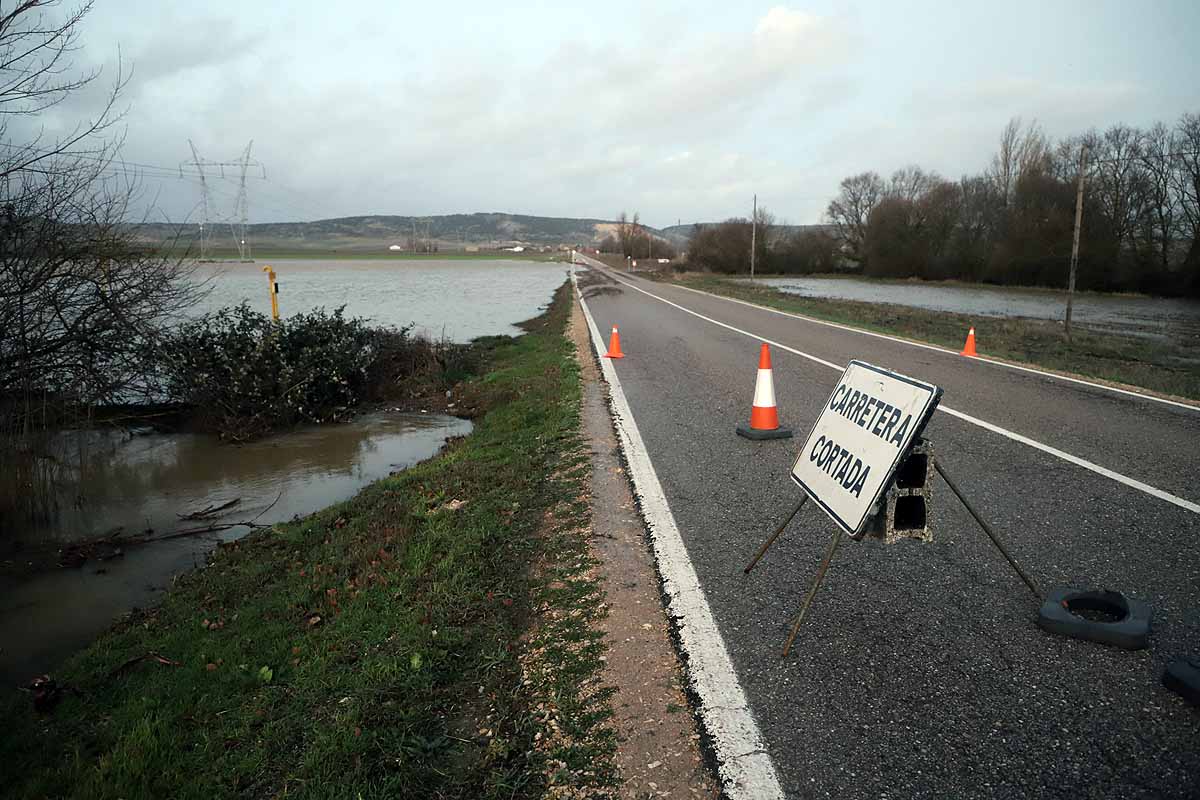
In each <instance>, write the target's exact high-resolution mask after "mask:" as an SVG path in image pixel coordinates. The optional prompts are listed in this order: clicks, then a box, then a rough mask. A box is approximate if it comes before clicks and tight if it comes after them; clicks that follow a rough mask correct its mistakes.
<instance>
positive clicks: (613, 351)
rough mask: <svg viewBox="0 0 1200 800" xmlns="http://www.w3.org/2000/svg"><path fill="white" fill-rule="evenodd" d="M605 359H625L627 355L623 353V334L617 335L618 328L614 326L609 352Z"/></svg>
mask: <svg viewBox="0 0 1200 800" xmlns="http://www.w3.org/2000/svg"><path fill="white" fill-rule="evenodd" d="M604 357H605V358H624V357H625V354H624V353H622V352H621V334H619V333H617V326H616V325H613V332H612V336H610V337H608V352H607V353H605V354H604Z"/></svg>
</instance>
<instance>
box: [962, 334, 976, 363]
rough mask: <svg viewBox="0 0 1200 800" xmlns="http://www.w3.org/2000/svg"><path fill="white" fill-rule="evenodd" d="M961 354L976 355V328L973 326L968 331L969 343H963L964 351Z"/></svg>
mask: <svg viewBox="0 0 1200 800" xmlns="http://www.w3.org/2000/svg"><path fill="white" fill-rule="evenodd" d="M959 355H960V356H974V355H975V329H974V328H971V330H969V331H967V343H966V344H964V345H963V349H962V352H961V353H959Z"/></svg>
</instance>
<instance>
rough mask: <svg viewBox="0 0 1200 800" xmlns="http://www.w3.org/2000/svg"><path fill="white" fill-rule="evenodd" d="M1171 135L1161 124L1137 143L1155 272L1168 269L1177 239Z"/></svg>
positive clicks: (1147, 236) (1178, 198)
mask: <svg viewBox="0 0 1200 800" xmlns="http://www.w3.org/2000/svg"><path fill="white" fill-rule="evenodd" d="M1176 147H1177V146H1176V140H1175V136H1174V134H1173V133H1172V132H1171V130H1170V129H1169V128H1167V126H1166V125H1163V124H1162V123H1161V122H1158V123H1155V125H1154V127H1152V128H1151V129H1150V130H1148V131H1145V132H1143V133H1142V134H1141V136H1140V137H1139V140H1138V143H1137V155H1138V161H1139V162H1140V164H1141V168H1142V173H1143V176H1144V187H1145V192H1146V201H1147V217H1148V224H1147V225H1146V232H1147V233H1146V238H1147V239H1148V240H1149V241H1148V244H1149V246H1150V248H1151V249H1152V250H1153V252H1154V254H1155V256H1156V257H1157V261H1158V266H1159V269H1161V270H1163V271H1164V272H1165V271H1167V270H1168V269H1170V267H1171V259H1172V256H1173V255H1174V252H1175V249H1176V245H1177V242H1178V239H1179V233H1180V223H1181V219H1180V218H1181V213H1180V197H1179V194H1178V193H1177V192H1176V191H1175V186H1174V184H1175V174H1176V165H1177V157H1176V156H1175V155H1174V152H1175V150H1176Z"/></svg>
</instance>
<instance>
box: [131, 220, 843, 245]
mask: <svg viewBox="0 0 1200 800" xmlns="http://www.w3.org/2000/svg"><path fill="white" fill-rule="evenodd" d="M702 224H707V223H702ZM827 227H828V226H824V225H776V226H775V228H774V230H775V233H776V235H783V234H785V233H792V232H796V231H800V230H807V229H813V230H816V229H821V228H827ZM616 228H617V223H616V221H615V220H606V219H573V218H570V217H538V216H530V215H525V214H505V213H503V212H493V213H486V214H485V213H477V214H443V215H440V216H431V217H406V216H396V215H381V214H373V215H368V216H361V217H338V218H336V219H322V220H316V221H314V222H262V223H258V224H254V225H250V226H248V231H247V235H248V238H249V240H250V245H251V248H252V249H253V250H255V251H272V250H274V251H278V250H286V251H303V250H314V251H329V250H342V251H347V252H363V253H366V252H373V251H381V250H387V249H388V248H389V247H391V246H392V245H397V246H399V247H401V248H403V249H405V250H410V249H415V248H414V246H422V245H426V244H427V243H428V244H429V245H433V246H436V248H437V249H438V250H460V249H463V248H465V247H480V248H492V247H512V246H514V245H524V246H526V247H546V246H550V247H557V246H559V245H566V246H570V245H594V244H597V243H599V241H600V240H601V239H603V238H604V237H606V236H608V235H609V234H614V235H615V233H616ZM135 229H136V231H137V234H138V236H140V237H141V238H142V239H144V240H145V241H148V242H156V243H157V242H164V241H169V240H172V239H176V238H178V240H179V241H181V242H186V243H189V244H191V245H192V246H193V247H194V242H195V237H196V236H197V232H198V230H199V226H198V225H197V224H196V223H195V222H191V223H187V224H180V223H165V222H156V223H143V224H140V225H137V226H135ZM646 229H647V230H650V231H653V233H654V234H655V235H656V236H658V237H660V238H663V239H666V240H667V241H669V242H671V243H672V244H673V245H675V246H676V247H679V248H686V247H687V243H688V241H689V240H690V239H691V237H692V233H693V232H694V230H695V225H694V224H690V225H670V226H668V227H666V228H651V227H649V226H646ZM211 236H212V238H211V239H210V242H211V243H212V245H213V247H215V248H217V249H218V250H220V251H225V252H228V251H230V250H233V249H235V244H234V240H233V230H232V228H231V227H230V226H229V225H228V224H227V223H213V224H212V228H211Z"/></svg>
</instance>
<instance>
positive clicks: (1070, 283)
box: [1063, 144, 1087, 341]
mask: <svg viewBox="0 0 1200 800" xmlns="http://www.w3.org/2000/svg"><path fill="white" fill-rule="evenodd" d="M1086 170H1087V144H1083V145H1080V147H1079V186H1078V188H1077V189H1076V190H1075V238H1074V239H1073V240H1072V242H1071V272H1070V275H1069V276H1068V278H1067V317H1066V320H1065V323H1064V325H1063V329H1064V330H1065V331H1066V334H1067V340H1068V341H1070V339H1071V305H1072V303H1073V302H1074V300H1075V269H1076V267H1078V266H1079V231H1080V228H1082V227H1083V175H1084V172H1085V171H1086Z"/></svg>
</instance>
